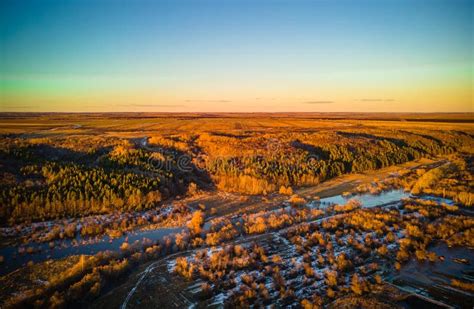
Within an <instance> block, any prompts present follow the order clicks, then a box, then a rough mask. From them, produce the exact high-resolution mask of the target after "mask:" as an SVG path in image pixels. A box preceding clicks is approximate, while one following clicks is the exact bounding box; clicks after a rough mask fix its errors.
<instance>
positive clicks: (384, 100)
mask: <svg viewBox="0 0 474 309" xmlns="http://www.w3.org/2000/svg"><path fill="white" fill-rule="evenodd" d="M360 101H362V102H392V101H395V100H394V99H360Z"/></svg>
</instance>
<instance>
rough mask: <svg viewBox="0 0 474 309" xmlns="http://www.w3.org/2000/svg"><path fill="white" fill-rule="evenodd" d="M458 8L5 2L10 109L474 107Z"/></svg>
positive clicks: (433, 3) (5, 94) (219, 1)
mask: <svg viewBox="0 0 474 309" xmlns="http://www.w3.org/2000/svg"><path fill="white" fill-rule="evenodd" d="M473 7H474V1H469V0H466V1H461V0H443V1H441V0H424V1H420V0H373V1H363V0H360V1H359V0H349V1H342V0H340V1H339V0H326V1H322V0H320V1H318V0H313V1H306V0H291V1H290V0H286V1H277V0H260V1H259V0H248V1H247V0H212V1H209V0H202V1H201V0H171V1H160V0H155V1H151V0H135V1H132V0H95V1H92V0H38V1H26V0H2V1H1V2H0V112H14V111H19V112H125V111H129V112H146V111H149V112H474V107H473V106H474V104H473V86H474V83H473V75H472V72H473V68H474V59H473V58H474V56H473V45H474V44H473V40H474V39H473V28H474V27H473V14H474V13H473V11H474V10H473V9H474V8H473Z"/></svg>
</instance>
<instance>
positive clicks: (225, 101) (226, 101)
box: [185, 100, 232, 103]
mask: <svg viewBox="0 0 474 309" xmlns="http://www.w3.org/2000/svg"><path fill="white" fill-rule="evenodd" d="M185 102H198V103H203V102H206V103H229V102H232V101H231V100H186V101H185Z"/></svg>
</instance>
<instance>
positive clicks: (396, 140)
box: [336, 131, 408, 147]
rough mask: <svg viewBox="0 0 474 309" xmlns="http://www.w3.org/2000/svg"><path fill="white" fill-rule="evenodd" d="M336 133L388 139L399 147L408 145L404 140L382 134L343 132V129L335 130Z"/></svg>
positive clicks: (349, 136)
mask: <svg viewBox="0 0 474 309" xmlns="http://www.w3.org/2000/svg"><path fill="white" fill-rule="evenodd" d="M336 134H337V135H340V136H343V137H347V138H365V139H370V140H375V141H388V142H391V143H393V144H395V145H397V146H399V147H407V146H408V144H407V143H406V142H405V141H404V140H401V139H398V138H393V137H382V136H377V135H372V134H368V133H360V132H357V133H356V132H343V131H337V132H336Z"/></svg>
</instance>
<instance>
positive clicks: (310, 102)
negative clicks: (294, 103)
mask: <svg viewBox="0 0 474 309" xmlns="http://www.w3.org/2000/svg"><path fill="white" fill-rule="evenodd" d="M303 103H304V104H332V103H334V101H306V102H303Z"/></svg>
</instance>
